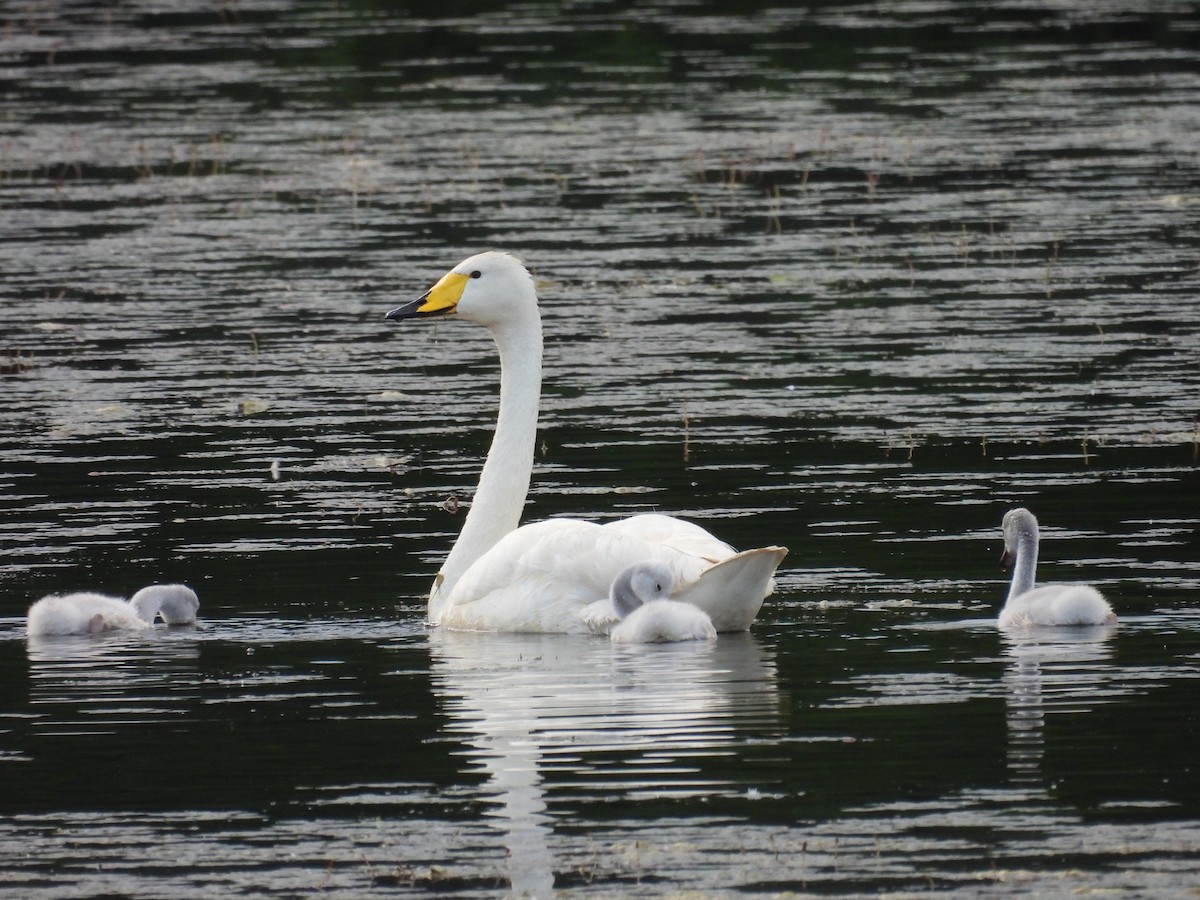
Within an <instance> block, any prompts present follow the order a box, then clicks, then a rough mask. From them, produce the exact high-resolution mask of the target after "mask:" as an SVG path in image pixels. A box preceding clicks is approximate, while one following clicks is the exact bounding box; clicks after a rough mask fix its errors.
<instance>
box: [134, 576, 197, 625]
mask: <svg viewBox="0 0 1200 900" xmlns="http://www.w3.org/2000/svg"><path fill="white" fill-rule="evenodd" d="M129 605H130V606H131V607H133V609H134V611H135V612H136V613H137V614H138V616H139V617H140V618H142V619H143V620H145V621H147V622H153V621H154V619H155V617H156V616H160V615H161V616H162V619H163V621H164V622H166V623H167V624H168V625H190V624H192V623H193V622H195V621H196V612H197V611H198V610H199V609H200V598H198V597H197V596H196V592H195V591H193V590H192V589H191V588H190V587H188V586H187V585H185V584H152V585H150V586H149V587H144V588H142V589H141V590H140V591H138V592H137V593H136V594H134V595H133V596H132V597H130V598H129Z"/></svg>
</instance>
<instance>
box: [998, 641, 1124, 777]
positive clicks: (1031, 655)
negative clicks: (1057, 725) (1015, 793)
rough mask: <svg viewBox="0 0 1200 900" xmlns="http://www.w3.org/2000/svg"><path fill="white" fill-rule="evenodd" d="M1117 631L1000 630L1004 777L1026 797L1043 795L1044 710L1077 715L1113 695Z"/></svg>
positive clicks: (1045, 712) (1045, 713)
mask: <svg viewBox="0 0 1200 900" xmlns="http://www.w3.org/2000/svg"><path fill="white" fill-rule="evenodd" d="M1116 631H1117V627H1116V626H1111V625H1101V626H1096V627H1092V628H1067V627H1064V628H1045V629H1038V630H1037V631H1031V632H1029V633H1020V632H1016V633H1007V632H1006V633H1003V634H1002V640H1003V641H1004V645H1005V646H1004V656H1005V658H1006V660H1007V666H1006V668H1005V672H1004V678H1003V682H1004V689H1005V710H1006V715H1005V721H1006V724H1007V731H1008V747H1007V753H1006V759H1007V767H1008V778H1009V782H1010V783H1011V785H1012V786H1013V787H1014V788H1016V789H1018V790H1020V791H1021V793H1022V795H1023V796H1025V797H1026V798H1030V799H1032V798H1045V797H1047V796H1048V794H1047V785H1046V777H1045V773H1044V771H1043V767H1042V761H1043V757H1044V756H1045V747H1046V715H1047V713H1048V712H1051V713H1052V712H1074V713H1079V712H1082V711H1086V710H1087V709H1088V708H1089V707H1091V706H1092V705H1095V704H1098V703H1102V702H1106V701H1107V700H1109V699H1110V698H1111V697H1112V696H1113V694H1114V689H1113V685H1112V683H1111V682H1112V680H1113V679H1112V676H1111V673H1110V670H1109V663H1110V661H1111V658H1112V646H1111V643H1110V640H1109V639H1110V638H1111V637H1112V636H1113V635H1114V634H1115V633H1116Z"/></svg>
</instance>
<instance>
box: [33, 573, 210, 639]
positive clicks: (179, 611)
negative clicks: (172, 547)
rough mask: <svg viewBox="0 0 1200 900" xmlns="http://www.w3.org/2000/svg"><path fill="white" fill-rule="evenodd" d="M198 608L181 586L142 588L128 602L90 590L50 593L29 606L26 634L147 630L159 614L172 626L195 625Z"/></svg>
mask: <svg viewBox="0 0 1200 900" xmlns="http://www.w3.org/2000/svg"><path fill="white" fill-rule="evenodd" d="M199 608H200V601H199V599H197V597H196V593H195V592H194V591H193V590H192V589H191V588H189V587H185V586H184V585H181V584H168V585H162V584H156V585H151V586H150V587H146V588H142V589H141V590H140V591H138V592H137V593H136V594H134V595H133V597H132V598H131V599H130V600H129V602H126V601H124V600H122V599H120V598H119V597H109V596H108V595H106V594H97V593H93V592H91V591H81V592H79V593H74V594H51V595H49V596H47V597H43V598H42V599H40V600H38V601H37V602H36V603H34V604H33V605H32V606H31V607H29V617H28V619H27V622H26V631H27V632H28V633H29V634H33V635H52V634H99V633H100V632H102V631H116V630H130V631H139V630H143V629H146V628H150V627H151V626H152V624H153V623H154V619H155V617H156V616H158V615H160V614H161V615H162V617H163V620H164V621H166V622H167V623H168V624H171V625H178V624H184V623H189V622H195V621H196V610H198V609H199Z"/></svg>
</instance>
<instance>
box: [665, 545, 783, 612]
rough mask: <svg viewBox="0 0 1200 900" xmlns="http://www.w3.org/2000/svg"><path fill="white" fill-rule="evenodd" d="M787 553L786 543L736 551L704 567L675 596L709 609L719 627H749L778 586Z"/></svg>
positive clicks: (705, 609) (706, 610)
mask: <svg viewBox="0 0 1200 900" xmlns="http://www.w3.org/2000/svg"><path fill="white" fill-rule="evenodd" d="M785 556H787V549H786V548H784V547H761V548H759V549H756V550H744V551H742V552H741V553H736V554H734V555H733V556H731V557H729V559H726V560H722V561H721V562H719V563H717V564H716V565H715V566H712V567H710V568H709V569H707V570H705V572H704V573H703V574H702V575H701V576H700V577H699V578H698V579H697V580H696V581H695V582H694V583H692V584H685V585H683V587H682V589H681V590H679V591H676V593H675V595H674V596H675V599H677V600H684V601H687V602H688V603H694V604H695V605H696V606H698V607H700V608H701V609H702V610H704V611H705V612H706V613H708V616H709V618H710V619H712V623H713V627H714V628H716V629H717V631H746V630H748V629H749V628H750V623H751V622H753V621H754V617H755V616H757V615H758V611H759V610H760V609H762V605H763V601H764V600H766V599H767V597H768V596H769V595H770V594H771V593H772V592H773V591H774V590H775V569H776V568H778V566H779V564H780V563H781V562H782V561H783V558H784V557H785Z"/></svg>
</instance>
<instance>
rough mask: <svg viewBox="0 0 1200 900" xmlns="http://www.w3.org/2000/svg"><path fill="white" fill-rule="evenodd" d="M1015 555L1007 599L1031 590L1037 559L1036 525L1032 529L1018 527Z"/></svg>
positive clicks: (1035, 575)
mask: <svg viewBox="0 0 1200 900" xmlns="http://www.w3.org/2000/svg"><path fill="white" fill-rule="evenodd" d="M1016 557H1017V559H1016V562H1014V563H1013V576H1012V585H1011V586H1010V587H1009V589H1008V599H1009V600H1012V599H1013V598H1014V597H1019V596H1021V594H1024V593H1025V592H1026V591H1031V590H1033V582H1034V579H1035V578H1036V577H1037V560H1038V533H1037V526H1036V525H1035V526H1034V527H1033V528H1032V529H1029V528H1020V529H1018V531H1017V549H1016Z"/></svg>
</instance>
